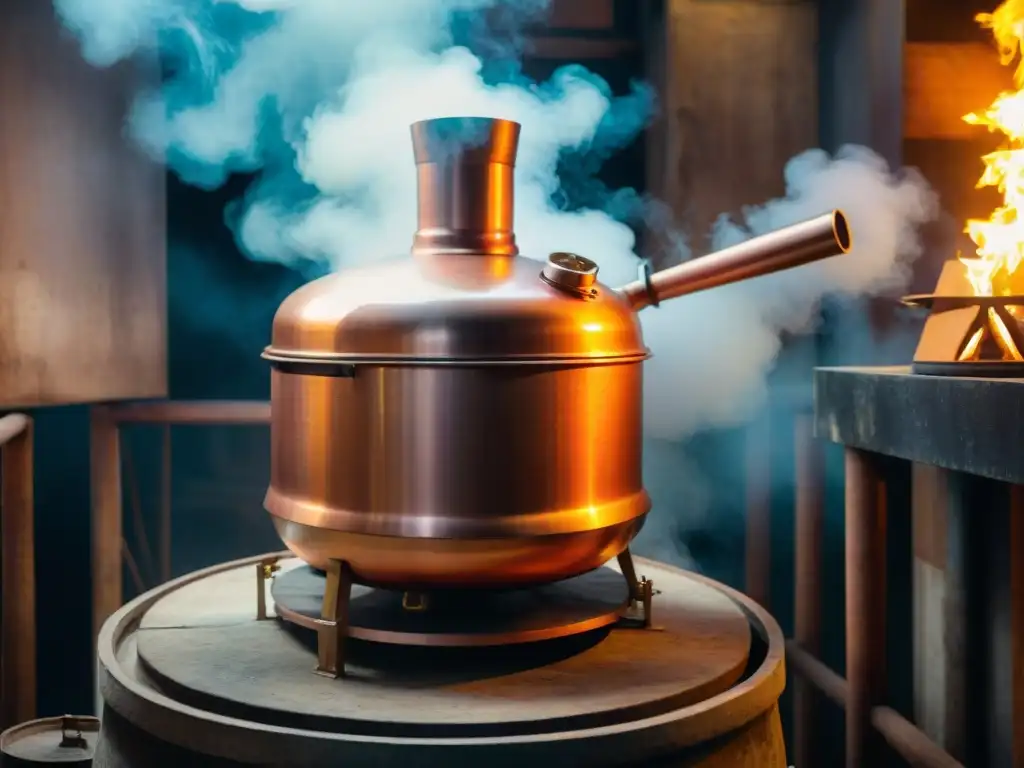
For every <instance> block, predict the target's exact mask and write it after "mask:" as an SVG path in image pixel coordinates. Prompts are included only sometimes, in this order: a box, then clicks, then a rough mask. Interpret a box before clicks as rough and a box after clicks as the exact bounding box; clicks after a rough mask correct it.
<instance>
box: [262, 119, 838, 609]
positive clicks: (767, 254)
mask: <svg viewBox="0 0 1024 768" xmlns="http://www.w3.org/2000/svg"><path fill="white" fill-rule="evenodd" d="M412 137H413V145H414V150H415V158H416V164H417V172H418V190H419V228H418V231H417V232H416V235H415V238H414V241H413V248H412V258H404V259H400V260H397V261H394V262H392V263H389V264H385V265H381V266H374V267H369V268H364V269H358V270H350V271H346V272H342V273H336V274H332V275H328V276H326V277H323V278H321V279H319V280H315V281H313V282H311V283H309V284H307V285H305V286H303V287H302V288H300V289H298V290H297V291H295V292H294V293H293V294H292V295H291V296H289V297H288V298H287V299H286V300H285V301H284V302H283V303H282V305H281V307H280V309H279V310H278V312H277V315H276V317H275V319H274V327H273V338H272V342H271V345H270V346H269V347H268V348H267V350H266V351H265V353H264V357H265V358H267V359H268V360H270V361H271V363H272V365H273V371H272V374H271V376H272V384H271V387H272V390H271V410H272V422H271V483H270V488H269V490H268V492H267V497H266V508H267V510H268V511H269V512H270V514H271V516H272V518H273V520H274V524H275V526H276V528H277V531H278V533H279V534H280V536H281V538H282V539H283V541H284V542H285V544H286V545H287V546H288V547H289V548H290V549H291V550H292V551H293V552H294V553H295V554H296V555H298V556H299V557H300V558H302V559H303V560H306V561H307V562H309V563H310V564H311V565H314V566H317V567H321V568H322V567H325V566H326V565H327V563H328V561H330V560H340V561H345V562H347V563H348V565H349V567H350V568H351V569H352V572H353V574H354V576H355V578H356V579H357V580H359V581H361V582H363V583H366V584H371V585H375V586H381V587H394V588H401V589H430V588H441V587H479V588H504V587H521V586H528V585H532V584H539V583H547V582H552V581H556V580H559V579H563V578H569V577H572V576H576V575H579V574H581V573H584V572H586V571H588V570H591V569H593V568H596V567H598V566H600V565H602V564H604V563H605V562H607V561H608V560H610V559H612V558H614V557H615V556H616V555H618V554H619V553H620V552H622V551H623V550H624V549H625V548H626V547H627V546H628V544H629V542H630V541H631V540H632V539H633V537H634V536H635V535H636V534H637V532H638V531H639V530H640V528H641V527H642V525H643V522H644V519H645V517H646V515H647V513H648V511H649V509H650V504H651V502H650V499H649V497H648V495H647V493H646V491H645V490H644V486H643V479H642V474H641V457H642V442H641V441H642V375H643V374H642V371H643V361H644V360H645V359H646V358H647V357H648V355H649V353H648V350H647V348H646V347H645V346H644V341H643V335H642V332H641V328H640V323H639V321H638V318H637V314H636V312H637V310H639V309H641V308H643V307H645V306H649V305H652V304H653V305H656V304H657V303H658V302H659V301H661V300H663V299H669V298H674V297H676V296H681V295H684V294H686V293H692V292H694V291H696V290H703V289H706V288H710V287H714V286H716V285H722V284H725V283H728V282H734V281H736V280H740V279H745V278H749V277H755V276H757V275H762V274H767V273H769V272H774V271H778V270H781V269H787V268H790V267H793V266H798V265H800V264H804V263H808V262H810V261H815V260H818V259H822V258H826V257H829V256H833V255H837V254H840V253H845V252H848V251H849V249H850V244H851V243H850V232H849V227H848V225H847V222H846V219H845V217H844V216H843V215H842V214H841V213H840V212H838V211H833V212H832V213H830V214H826V215H824V216H821V217H819V218H816V219H812V220H810V221H808V222H804V223H802V224H797V225H795V226H793V227H789V228H786V229H783V230H780V231H778V232H774V233H771V234H768V235H765V236H763V237H759V238H754V239H752V240H749V241H747V242H744V243H741V244H740V245H737V246H734V247H732V248H729V249H726V250H724V251H720V252H718V253H715V254H711V255H709V256H706V257H703V258H700V259H695V260H692V261H689V262H686V263H683V264H681V265H679V266H677V267H673V268H671V269H667V270H664V271H661V272H656V273H654V274H650V273H642V274H641V278H640V279H639V280H638V281H636V282H635V283H631V284H630V285H627V286H625V287H624V288H622V289H620V290H613V289H610V288H608V287H606V286H604V285H602V284H600V283H598V282H597V279H596V278H597V265H595V264H594V263H593V262H591V261H589V260H587V259H585V258H583V257H580V256H576V255H573V254H566V253H557V254H552V255H551V256H550V257H548V260H547V262H546V263H541V262H538V261H537V260H535V259H530V258H525V257H521V256H519V253H518V248H517V246H516V242H515V235H514V232H513V172H514V164H515V154H516V148H517V143H518V137H519V125H518V124H516V123H513V122H510V121H505V120H492V119H487V118H445V119H438V120H428V121H423V122H420V123H416V124H415V125H413V126H412Z"/></svg>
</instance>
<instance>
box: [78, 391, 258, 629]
mask: <svg viewBox="0 0 1024 768" xmlns="http://www.w3.org/2000/svg"><path fill="white" fill-rule="evenodd" d="M269 423H270V403H268V402H265V401H239V400H229V401H218V400H196V401H168V400H162V401H154V402H137V403H124V404H116V405H101V406H94V407H93V408H92V410H91V414H90V435H91V437H90V452H89V456H90V460H89V465H90V466H89V471H90V486H91V491H92V600H93V602H92V616H93V638H95V637H97V636H98V635H99V631H100V628H101V627H102V626H103V622H104V621H106V620H107V617H109V616H110V615H111V614H112V613H114V612H115V611H116V610H117V609H118V608H120V607H121V604H122V603H123V598H124V587H123V584H122V574H123V573H124V570H125V569H127V570H128V573H129V575H130V576H131V578H132V580H133V581H134V582H135V586H136V588H137V589H139V590H140V591H142V589H143V588H144V582H143V578H142V569H141V568H140V567H139V561H140V560H141V561H143V562H148V563H152V564H154V565H155V569H154V570H156V571H157V572H158V573H159V578H160V580H161V581H167V580H168V579H170V577H171V482H170V480H171V472H170V467H171V448H172V445H171V427H172V426H187V425H188V426H203V425H206V426H231V425H239V426H242V425H251V424H269ZM126 424H153V425H160V426H162V427H163V428H164V431H163V441H162V446H161V453H162V455H161V462H160V464H161V483H160V484H161V489H160V490H161V493H160V498H161V501H160V512H159V516H158V517H159V522H158V528H159V533H158V535H157V551H158V554H157V556H156V557H154V556H153V554H152V549H151V547H150V546H149V542H148V541H147V539H146V537H145V535H144V533H143V531H144V530H145V527H144V526H143V524H142V519H141V518H142V511H141V508H140V504H139V503H138V500H137V493H136V492H135V491H134V480H135V478H134V472H133V471H132V461H131V455H130V452H128V451H124V452H122V450H121V436H122V435H121V427H122V426H123V425H126ZM122 469H124V470H125V474H126V475H128V476H129V486H130V494H129V495H130V499H131V500H130V510H129V512H130V514H131V515H132V516H133V517H134V526H133V527H134V529H135V533H136V536H135V551H133V549H132V547H130V546H129V545H128V543H127V542H126V541H125V538H124V504H123V488H122Z"/></svg>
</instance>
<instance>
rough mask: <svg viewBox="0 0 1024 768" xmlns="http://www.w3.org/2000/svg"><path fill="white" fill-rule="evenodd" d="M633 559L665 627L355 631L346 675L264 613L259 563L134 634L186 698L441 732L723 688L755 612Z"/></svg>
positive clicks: (243, 710)
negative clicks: (483, 634) (375, 638)
mask: <svg viewBox="0 0 1024 768" xmlns="http://www.w3.org/2000/svg"><path fill="white" fill-rule="evenodd" d="M282 566H283V567H282V571H283V572H284V571H287V570H289V569H293V568H297V567H301V566H302V564H301V563H299V561H297V560H291V561H284V562H283V563H282ZM637 568H638V572H639V573H641V574H645V575H647V576H648V577H650V578H651V579H652V580H653V582H654V586H655V588H656V589H657V590H659V592H660V594H658V595H656V596H655V598H654V623H655V627H657V628H658V629H625V628H615V629H611V630H608V629H605V630H601V631H596V632H592V633H589V634H585V635H577V636H574V637H570V638H563V639H559V640H550V641H545V642H535V643H525V644H520V645H514V646H505V647H488V648H432V647H410V646H396V645H384V644H379V643H363V642H359V641H357V640H352V641H350V642H349V643H348V644H347V646H346V652H347V654H348V664H347V666H346V676H345V677H343V678H341V679H338V680H334V679H330V678H325V677H321V676H319V675H316V674H314V672H313V668H314V666H315V664H316V653H315V644H314V642H315V633H312V632H309V631H303V630H299V629H296V628H292V627H290V626H289V625H286V624H283V623H281V622H279V621H273V620H263V621H259V620H257V619H256V600H255V597H256V596H255V595H254V592H255V587H256V572H255V568H254V566H252V565H246V566H242V567H238V568H234V569H231V570H226V571H221V572H218V573H213V574H211V575H210V576H207V577H204V578H202V579H198V580H196V581H193V582H191V583H186V584H184V585H182V586H181V587H180V588H177V589H175V590H174V591H172V592H170V593H168V594H166V595H165V596H163V597H161V598H159V599H158V600H156V602H154V603H153V605H152V606H151V607H150V608H149V609H148V611H147V612H146V614H145V615H144V616H143V617H142V620H141V623H140V625H139V628H138V630H137V631H136V633H135V637H136V642H137V649H138V655H139V659H140V661H141V662H142V663H143V665H144V670H145V672H146V674H147V675H148V676H150V677H152V678H153V680H154V681H155V682H156V683H157V684H158V685H160V686H161V687H162V688H165V689H166V690H169V691H171V690H173V695H174V697H175V698H176V699H177V700H179V701H183V702H186V703H190V704H191V705H192V706H196V707H201V708H202V709H205V710H207V711H211V712H217V713H219V714H222V715H227V716H235V717H244V718H246V719H248V720H255V721H258V722H262V723H266V724H271V725H284V726H287V727H292V728H315V729H317V730H333V731H335V732H338V733H347V734H356V735H359V734H367V735H376V736H396V737H397V736H402V737H410V736H414V735H416V734H422V735H424V736H430V737H431V738H460V737H485V736H509V735H513V734H517V733H520V734H531V733H533V734H537V733H553V732H557V731H561V730H565V729H567V728H587V727H598V726H602V725H613V724H618V723H623V722H628V721H632V720H635V719H638V718H642V717H653V716H656V715H658V714H661V713H666V712H670V711H673V710H675V709H677V708H680V707H685V706H688V705H690V704H694V703H697V702H699V701H702V700H704V699H706V698H709V697H711V696H714V695H716V694H718V693H721V692H723V691H725V690H727V689H728V688H730V687H731V686H732V685H733V684H734V683H735V682H736V681H737V680H738V679H739V677H740V675H741V674H742V673H743V670H744V668H745V666H746V664H747V658H748V655H749V652H750V643H751V630H750V624H749V623H748V620H747V617H746V615H745V613H744V612H743V610H742V609H741V608H740V606H739V605H738V604H737V603H736V602H734V601H733V600H732V598H730V597H729V596H728V595H727V594H725V593H723V592H721V591H719V590H717V589H715V587H714V586H713V585H712V584H710V583H705V582H703V581H701V580H698V579H696V578H693V577H691V576H689V575H688V574H686V573H685V572H683V571H679V570H676V569H673V568H668V567H659V566H657V565H656V564H652V563H649V562H645V561H637ZM602 570H607V571H610V572H612V573H614V575H615V576H617V577H618V578H620V579H621V578H622V577H621V575H620V574H618V573H617V570H616V569H615V568H614V566H612V565H608V566H605V568H604V569H602ZM282 575H283V574H282ZM279 578H280V576H279Z"/></svg>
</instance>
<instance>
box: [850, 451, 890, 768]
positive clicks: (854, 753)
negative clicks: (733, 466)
mask: <svg viewBox="0 0 1024 768" xmlns="http://www.w3.org/2000/svg"><path fill="white" fill-rule="evenodd" d="M878 462H879V457H878V456H877V455H875V454H872V453H869V452H867V451H861V450H857V449H854V448H847V449H846V675H847V680H848V681H849V686H850V688H849V697H848V703H847V707H846V768H864V766H868V765H878V764H880V761H881V757H880V755H879V753H878V744H877V739H876V738H875V734H874V731H873V730H872V728H871V709H872V707H874V706H875V705H877V704H880V703H881V700H882V697H883V695H884V689H885V486H884V484H883V482H882V476H881V473H880V470H879V467H878Z"/></svg>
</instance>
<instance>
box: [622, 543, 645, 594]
mask: <svg viewBox="0 0 1024 768" xmlns="http://www.w3.org/2000/svg"><path fill="white" fill-rule="evenodd" d="M619 569H620V570H621V571H622V575H623V576H624V577H625V579H626V585H627V586H628V587H629V604H630V605H632V604H633V603H634V602H636V601H637V600H640V599H642V597H643V596H642V595H641V594H640V590H639V584H640V582H639V581H638V580H637V578H636V568H635V567H634V565H633V553H632V552H630V551H629V549H628V548H627V549H624V550H622V552H620V553H619Z"/></svg>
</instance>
